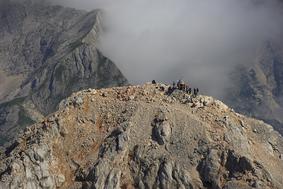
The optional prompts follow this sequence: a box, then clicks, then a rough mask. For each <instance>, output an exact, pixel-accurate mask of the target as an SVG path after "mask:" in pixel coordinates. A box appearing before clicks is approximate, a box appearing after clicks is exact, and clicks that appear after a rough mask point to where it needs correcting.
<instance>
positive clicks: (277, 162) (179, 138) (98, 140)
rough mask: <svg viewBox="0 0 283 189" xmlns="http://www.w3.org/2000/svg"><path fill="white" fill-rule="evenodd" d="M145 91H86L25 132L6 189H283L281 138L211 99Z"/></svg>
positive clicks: (5, 163)
mask: <svg viewBox="0 0 283 189" xmlns="http://www.w3.org/2000/svg"><path fill="white" fill-rule="evenodd" d="M167 88H168V86H166V85H162V84H157V85H151V84H146V85H143V86H131V87H121V88H111V89H103V90H92V89H89V90H85V91H82V92H78V93H75V94H73V95H72V96H71V97H70V98H68V99H66V100H63V101H62V102H61V103H60V109H59V111H58V112H56V113H54V114H53V115H51V116H49V117H47V118H45V119H44V121H42V122H41V123H38V124H36V125H34V126H31V127H28V128H27V129H26V130H25V131H24V133H22V135H21V136H20V137H19V139H18V140H17V141H16V142H15V143H14V144H13V145H11V146H10V147H9V148H7V149H6V152H5V153H6V155H5V157H3V158H2V161H1V163H0V165H1V169H0V178H1V183H0V186H2V187H3V188H21V187H22V188H109V189H111V188H210V189H214V188H216V189H218V188H225V189H234V188H239V189H241V188H243V189H244V188H245V189H247V188H251V189H252V188H265V189H268V188H278V189H280V188H282V187H283V177H282V170H283V145H282V144H283V138H282V137H281V136H280V135H279V134H278V133H277V132H275V131H274V130H273V129H272V127H271V126H269V125H267V124H265V123H263V122H262V121H258V120H254V119H250V118H247V117H244V116H242V115H240V114H237V113H235V112H234V111H233V110H232V109H230V108H229V107H227V106H226V105H225V104H223V103H222V102H220V101H218V100H215V99H213V98H212V97H206V96H198V97H195V98H193V97H192V96H190V95H188V94H185V93H183V92H182V91H178V90H176V91H174V92H173V93H172V94H171V95H167V94H166V90H167Z"/></svg>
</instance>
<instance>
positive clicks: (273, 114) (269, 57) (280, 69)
mask: <svg viewBox="0 0 283 189" xmlns="http://www.w3.org/2000/svg"><path fill="white" fill-rule="evenodd" d="M280 44H283V43H280V42H279V41H277V43H275V42H266V43H265V44H264V45H263V46H262V47H261V48H259V49H258V50H257V55H256V59H255V60H254V62H253V64H247V65H249V66H241V67H239V68H238V69H237V70H235V72H234V73H233V76H232V79H233V81H234V83H233V87H231V89H230V91H229V92H228V94H227V96H226V98H225V99H224V101H225V102H226V103H227V104H229V105H230V106H232V107H233V108H235V110H236V111H238V112H241V113H244V114H246V115H249V116H253V117H256V118H258V119H261V120H264V121H266V122H268V123H270V124H271V125H273V127H274V128H275V129H276V130H277V131H279V132H280V133H281V134H282V135H283V117H282V115H283V83H282V81H283V48H282V45H280Z"/></svg>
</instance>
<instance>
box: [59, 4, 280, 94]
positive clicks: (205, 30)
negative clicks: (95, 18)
mask: <svg viewBox="0 0 283 189" xmlns="http://www.w3.org/2000/svg"><path fill="white" fill-rule="evenodd" d="M56 3H59V4H62V5H64V6H71V7H75V8H80V9H87V10H91V9H94V8H95V9H97V8H100V9H102V11H103V14H102V25H103V32H101V35H100V44H99V49H100V50H101V51H102V52H103V53H104V54H105V55H106V56H107V57H109V58H110V59H112V60H113V61H114V62H115V63H116V64H117V65H118V66H119V67H120V68H121V69H122V71H123V72H124V73H125V75H126V77H127V78H128V79H129V80H130V81H131V82H133V83H141V82H144V81H148V80H150V79H157V80H162V81H166V82H171V81H172V80H176V79H179V78H182V79H184V80H188V81H189V82H190V83H191V84H192V85H194V86H199V87H200V88H202V90H203V91H204V92H206V93H208V94H210V95H214V96H217V97H222V96H223V94H225V90H226V88H227V87H230V79H229V75H230V73H231V72H232V71H233V70H234V69H235V67H236V66H238V65H241V64H244V65H246V64H251V63H252V62H253V61H254V58H255V56H256V51H257V47H259V46H261V45H262V44H263V43H265V42H266V41H277V40H278V39H280V38H281V36H282V26H283V24H282V22H283V20H282V9H281V7H282V5H281V4H280V3H279V2H277V1H273V0H272V1H239V0H229V1H225V0H216V1H197V0H177V1H170V0H165V1H164V0H154V1H150V0H144V1H140V0H120V1H113V0H106V1H102V0H95V1H89V0H83V1H74V0H60V1H56Z"/></svg>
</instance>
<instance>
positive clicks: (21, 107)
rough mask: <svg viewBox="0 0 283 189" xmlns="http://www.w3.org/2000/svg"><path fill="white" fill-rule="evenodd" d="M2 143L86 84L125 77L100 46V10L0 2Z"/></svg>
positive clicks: (101, 84)
mask: <svg viewBox="0 0 283 189" xmlns="http://www.w3.org/2000/svg"><path fill="white" fill-rule="evenodd" d="M1 3H2V4H1V12H0V65H1V68H0V69H1V70H0V74H1V76H0V79H1V81H2V80H3V81H4V82H3V83H2V82H1V84H0V91H1V92H0V103H1V102H2V103H1V104H0V129H1V136H0V143H4V142H5V141H9V140H10V138H11V136H14V135H15V133H17V131H18V130H19V129H20V128H22V127H25V126H27V125H29V124H31V123H33V122H36V121H38V120H40V119H41V118H42V117H43V116H44V115H47V114H49V113H51V112H54V111H55V110H56V108H57V106H58V103H59V102H60V101H61V100H62V99H64V98H66V97H68V96H70V95H71V94H72V93H73V92H75V91H78V90H81V89H85V88H89V87H92V88H101V87H111V86H120V85H124V84H126V83H127V80H126V79H125V77H124V76H123V74H122V73H121V72H120V71H119V69H118V68H117V67H116V66H115V65H114V64H113V62H111V61H110V60H109V59H107V58H106V57H104V56H103V55H102V54H101V53H100V52H99V51H98V50H97V48H96V41H97V38H98V37H97V36H98V33H99V27H100V20H99V17H100V16H99V11H91V12H84V11H78V10H74V9H69V8H63V7H60V6H50V5H48V4H45V3H44V1H38V2H37V1H28V0H26V1H8V0H3V1H1Z"/></svg>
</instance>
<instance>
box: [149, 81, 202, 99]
mask: <svg viewBox="0 0 283 189" xmlns="http://www.w3.org/2000/svg"><path fill="white" fill-rule="evenodd" d="M152 84H156V81H155V80H153V81H152ZM175 90H180V91H183V92H186V93H187V94H189V95H193V96H197V95H198V93H199V89H198V88H190V87H189V85H188V84H186V83H185V82H184V81H183V80H178V81H177V83H176V82H173V85H172V86H170V87H169V88H168V94H171V93H173V92H174V91H175Z"/></svg>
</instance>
